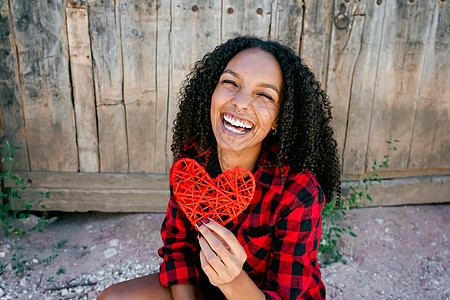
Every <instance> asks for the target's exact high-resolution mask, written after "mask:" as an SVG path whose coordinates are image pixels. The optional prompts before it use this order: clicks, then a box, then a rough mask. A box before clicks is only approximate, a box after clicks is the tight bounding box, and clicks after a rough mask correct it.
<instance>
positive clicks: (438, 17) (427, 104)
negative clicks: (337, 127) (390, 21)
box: [408, 1, 450, 169]
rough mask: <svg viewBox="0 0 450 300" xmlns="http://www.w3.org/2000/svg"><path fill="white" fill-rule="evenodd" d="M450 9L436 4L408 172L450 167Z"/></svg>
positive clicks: (428, 39) (428, 38)
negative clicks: (410, 170)
mask: <svg viewBox="0 0 450 300" xmlns="http://www.w3.org/2000/svg"><path fill="white" fill-rule="evenodd" d="M449 27H450V8H449V6H448V3H444V2H439V1H436V3H435V10H434V15H433V20H432V23H431V28H430V33H429V34H428V37H427V40H426V50H425V65H424V69H423V72H422V79H421V83H420V86H419V100H418V101H419V103H418V106H417V112H416V119H415V121H414V133H413V140H412V144H411V154H410V157H409V163H408V169H417V168H419V169H429V168H440V169H445V168H447V169H449V168H450V88H449V87H450V60H449V57H450V31H449V30H448V28H449Z"/></svg>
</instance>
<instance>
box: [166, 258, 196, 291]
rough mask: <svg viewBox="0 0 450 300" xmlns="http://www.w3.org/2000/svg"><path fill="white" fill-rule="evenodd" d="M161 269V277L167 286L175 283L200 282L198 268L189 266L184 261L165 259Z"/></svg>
mask: <svg viewBox="0 0 450 300" xmlns="http://www.w3.org/2000/svg"><path fill="white" fill-rule="evenodd" d="M159 270H160V276H159V279H160V281H161V284H162V285H163V286H165V287H169V286H171V285H174V284H194V285H196V284H198V272H197V268H196V267H195V266H187V265H186V262H184V261H164V262H163V263H161V266H160V269H159Z"/></svg>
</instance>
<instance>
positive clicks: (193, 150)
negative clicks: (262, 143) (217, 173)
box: [185, 145, 289, 194]
mask: <svg viewBox="0 0 450 300" xmlns="http://www.w3.org/2000/svg"><path fill="white" fill-rule="evenodd" d="M279 150H280V147H279V146H278V145H272V146H271V147H270V149H269V150H268V151H265V152H263V153H261V154H260V156H259V159H258V163H257V167H256V168H255V170H253V172H252V173H253V176H254V177H255V181H257V182H259V183H260V184H261V185H262V186H265V187H267V188H268V189H270V190H272V191H274V192H275V193H277V194H281V192H282V191H283V187H284V182H285V177H286V175H287V174H288V172H289V166H283V174H284V178H282V176H281V172H280V167H279V166H277V164H276V157H277V153H278V152H279ZM185 151H186V152H187V153H189V154H188V156H189V157H192V158H194V159H195V160H196V161H197V162H198V163H199V164H201V165H202V166H203V167H205V166H206V164H207V163H208V160H209V159H210V156H211V152H212V150H211V149H208V150H206V151H203V152H202V151H199V149H198V148H197V147H196V146H190V147H187V148H186V149H185Z"/></svg>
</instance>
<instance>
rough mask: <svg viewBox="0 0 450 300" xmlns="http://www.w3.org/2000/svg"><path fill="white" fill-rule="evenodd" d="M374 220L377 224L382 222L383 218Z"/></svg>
mask: <svg viewBox="0 0 450 300" xmlns="http://www.w3.org/2000/svg"><path fill="white" fill-rule="evenodd" d="M375 221H376V222H377V223H378V224H380V225H381V224H383V222H384V220H383V219H375Z"/></svg>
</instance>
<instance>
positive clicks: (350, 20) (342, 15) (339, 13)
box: [327, 1, 364, 157]
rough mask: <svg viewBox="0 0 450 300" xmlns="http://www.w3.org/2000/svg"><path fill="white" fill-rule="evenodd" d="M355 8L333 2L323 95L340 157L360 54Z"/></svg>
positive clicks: (360, 26)
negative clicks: (326, 96)
mask: <svg viewBox="0 0 450 300" xmlns="http://www.w3.org/2000/svg"><path fill="white" fill-rule="evenodd" d="M356 8H357V5H355V4H354V3H349V4H345V3H344V2H342V3H339V1H336V5H335V8H334V20H333V21H334V25H333V29H332V32H331V42H330V62H329V68H328V83H327V93H328V95H329V97H330V102H331V105H332V106H333V117H334V119H333V127H334V130H335V133H336V140H337V143H338V151H339V154H340V155H341V157H342V153H343V149H344V145H345V134H346V128H347V112H348V107H349V103H350V94H351V89H352V80H351V78H352V77H353V72H354V69H355V64H356V62H357V59H358V56H359V54H360V52H361V38H362V34H363V29H364V18H363V17H362V16H354V12H355V10H356Z"/></svg>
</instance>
